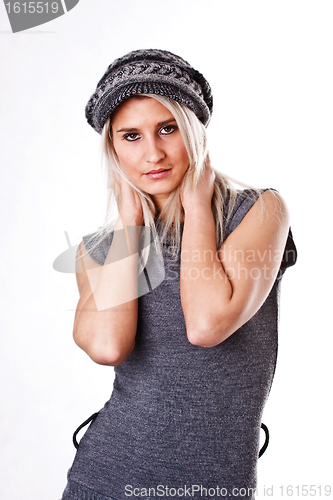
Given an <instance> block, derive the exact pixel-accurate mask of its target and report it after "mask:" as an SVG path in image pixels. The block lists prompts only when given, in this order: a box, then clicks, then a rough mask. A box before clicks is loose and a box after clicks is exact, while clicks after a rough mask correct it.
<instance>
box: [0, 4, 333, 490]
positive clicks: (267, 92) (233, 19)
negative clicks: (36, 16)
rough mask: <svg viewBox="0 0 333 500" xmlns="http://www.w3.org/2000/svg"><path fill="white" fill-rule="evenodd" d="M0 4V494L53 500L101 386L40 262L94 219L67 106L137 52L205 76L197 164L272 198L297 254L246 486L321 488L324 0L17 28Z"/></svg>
mask: <svg viewBox="0 0 333 500" xmlns="http://www.w3.org/2000/svg"><path fill="white" fill-rule="evenodd" d="M0 16H1V23H0V31H1V32H0V48H1V77H0V78H1V80H0V84H1V93H0V101H1V109H0V113H1V115H0V116H1V130H0V137H1V198H0V199H1V223H2V229H1V263H2V271H1V304H2V313H1V323H2V327H1V343H2V345H1V360H0V370H1V394H0V397H1V406H2V410H1V447H0V450H1V464H0V468H1V475H2V478H1V481H0V497H1V499H4V500H7V499H8V500H9V499H10V500H24V499H28V500H37V499H41V500H59V499H60V497H61V494H62V491H63V489H64V487H65V484H66V474H67V470H68V469H69V467H70V465H71V463H72V461H73V458H74V454H75V448H74V446H73V444H72V434H73V431H74V430H75V429H76V427H77V426H78V425H79V424H80V423H81V422H83V420H85V419H86V418H87V417H88V416H90V415H91V414H92V413H94V412H95V411H98V410H99V409H100V408H102V406H103V405H104V403H105V402H106V401H107V400H108V399H109V397H110V394H111V390H112V383H113V368H111V367H104V366H99V365H97V364H94V363H93V362H92V361H91V360H90V358H89V357H88V356H87V355H86V354H85V353H84V352H83V351H81V350H80V349H79V348H78V347H77V346H76V345H75V344H74V341H73V339H72V327H73V318H74V309H75V307H76V305H77V301H78V291H77V286H76V281H75V276H74V274H64V273H59V272H56V271H55V270H54V269H53V267H52V265H53V261H54V259H55V258H56V257H57V256H58V255H59V254H60V253H62V252H63V251H65V250H66V248H67V242H66V238H65V233H64V231H67V232H68V235H69V237H70V240H71V244H72V245H76V244H78V243H79V241H80V240H81V237H82V235H84V234H87V233H88V232H90V231H92V230H95V229H96V228H97V227H99V226H100V225H101V224H102V221H103V218H104V211H105V207H106V203H105V199H106V188H105V184H104V179H103V176H102V170H101V164H100V160H99V145H100V136H99V135H98V134H97V133H96V132H95V131H94V130H93V129H92V128H91V127H90V126H89V125H88V124H87V123H86V120H85V116H84V108H85V105H86V103H87V101H88V99H89V97H90V95H91V94H92V93H93V91H94V90H95V86H96V84H97V82H98V80H99V79H100V77H101V76H102V75H103V73H104V71H105V70H106V68H107V66H108V65H109V64H110V63H111V62H112V61H113V60H114V59H115V58H116V57H119V56H122V55H124V54H125V53H127V52H129V51H130V50H134V49H140V48H161V49H166V50H170V51H171V52H174V53H176V54H179V55H180V56H182V57H183V58H185V59H186V60H188V61H189V62H190V63H191V64H192V65H193V66H194V67H195V68H196V69H198V70H199V71H201V72H202V73H203V74H204V75H205V77H206V78H207V79H208V81H209V82H210V84H211V86H212V89H213V95H214V113H213V118H212V121H211V123H210V125H209V128H208V133H209V141H210V151H211V157H212V160H213V162H214V166H216V167H218V168H219V169H220V170H221V171H222V172H224V173H227V174H229V175H230V176H232V177H234V178H236V179H239V180H242V181H244V182H248V183H251V184H253V185H256V186H258V187H274V188H276V189H278V190H279V191H280V193H281V194H282V195H283V196H284V198H285V200H286V201H287V204H288V206H289V210H290V215H291V226H292V229H293V234H294V239H295V242H296V245H297V249H298V254H299V256H298V262H297V265H296V266H295V267H293V268H291V269H288V270H287V271H286V274H285V276H284V278H283V283H282V296H281V315H280V341H279V355H278V364H277V369H276V374H275V379H274V382H273V387H272V391H271V394H270V398H269V401H268V403H267V405H266V408H265V412H264V418H263V421H264V422H265V423H266V425H268V427H269V429H270V433H271V440H270V445H269V447H268V449H267V451H266V453H265V455H264V456H263V457H262V458H261V459H260V460H259V469H258V478H259V481H258V490H259V495H258V498H259V499H264V498H268V495H267V491H266V494H265V487H266V488H267V487H272V486H273V488H274V498H277V497H280V496H281V489H280V486H281V485H284V487H285V488H286V486H287V485H293V486H294V487H296V486H297V485H310V484H312V485H316V486H317V489H316V491H317V497H319V496H320V495H319V486H320V485H322V488H323V485H326V484H330V483H331V485H332V487H333V478H332V470H333V467H332V444H333V443H332V404H331V398H332V368H331V367H332V361H331V351H332V321H331V318H332V288H331V286H332V285H331V284H332V237H331V223H330V217H331V215H332V192H331V189H332V182H331V180H332V177H331V171H332V156H333V154H332V132H333V130H332V129H333V120H332V116H333V99H332V95H333V93H332V89H333V71H332V47H333V29H332V25H333V4H332V2H330V1H314V0H313V1H306V0H302V1H295V0H288V1H285V0H279V1H269V0H265V1H251V0H247V1H239V0H237V1H233V2H232V1H223V0H220V1H218V0H215V1H212V0H205V1H203V0H168V1H160V0H140V1H137V0H126V1H119V0H108V1H107V0H105V1H102V0H94V1H92V0H91V1H88V0H81V1H80V2H79V4H78V5H77V6H76V7H75V8H74V9H73V10H72V11H70V12H69V13H67V14H66V15H64V16H62V17H60V18H58V19H56V20H54V21H52V22H49V23H47V24H45V25H43V26H39V27H36V28H32V29H31V30H27V31H26V32H22V33H16V34H12V33H11V30H10V25H9V21H8V19H7V16H6V12H5V7H4V5H3V3H1V4H0ZM284 496H286V493H285V494H284ZM293 496H294V497H296V496H297V495H296V488H295V492H294V495H293ZM321 496H323V497H324V491H323V490H322V495H321ZM326 498H327V497H326ZM330 498H333V494H332V495H331V496H330Z"/></svg>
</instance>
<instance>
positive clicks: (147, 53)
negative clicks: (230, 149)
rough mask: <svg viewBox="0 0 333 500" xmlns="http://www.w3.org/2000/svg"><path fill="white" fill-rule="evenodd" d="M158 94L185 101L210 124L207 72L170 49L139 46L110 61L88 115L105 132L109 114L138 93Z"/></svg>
mask: <svg viewBox="0 0 333 500" xmlns="http://www.w3.org/2000/svg"><path fill="white" fill-rule="evenodd" d="M149 93H150V94H158V95H161V96H164V97H169V98H170V99H173V100H174V101H177V102H178V103H180V104H185V105H186V106H187V107H189V108H190V109H192V111H193V112H194V113H195V114H196V115H197V117H198V118H199V120H200V121H201V122H202V123H203V124H204V125H206V126H207V125H208V123H209V120H210V117H211V114H212V110H213V97H212V93H211V88H210V85H209V83H208V82H207V80H206V79H205V78H204V76H203V75H202V74H201V73H199V71H197V70H195V69H194V68H192V66H190V64H189V63H188V62H187V61H185V60H184V59H182V58H181V57H179V56H177V55H175V54H172V53H171V52H168V51H166V50H158V49H147V50H135V51H133V52H130V53H128V54H126V55H125V56H123V57H120V58H118V59H116V60H115V61H114V62H113V63H112V64H110V65H109V66H108V68H107V70H106V71H105V73H104V75H103V76H102V78H101V79H100V81H99V82H98V84H97V88H96V90H95V92H94V94H93V95H92V96H91V98H90V99H89V101H88V103H87V105H86V109H85V113H86V118H87V121H88V123H89V125H91V126H92V127H93V128H94V129H95V130H96V132H98V133H101V132H102V129H103V126H104V124H105V122H106V120H107V118H108V116H109V115H110V114H111V113H112V112H113V111H114V109H115V108H116V106H118V104H120V102H122V101H123V100H124V99H126V98H127V97H130V96H132V95H134V94H149Z"/></svg>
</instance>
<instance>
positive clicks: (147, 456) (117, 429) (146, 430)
mask: <svg viewBox="0 0 333 500" xmlns="http://www.w3.org/2000/svg"><path fill="white" fill-rule="evenodd" d="M254 201H255V200H254V199H253V197H250V196H248V192H247V190H245V191H240V192H239V194H238V199H237V202H236V205H235V208H234V212H233V216H232V218H231V221H230V223H229V227H228V228H227V232H226V237H227V236H228V234H230V232H231V231H232V230H234V229H235V228H236V227H237V226H238V225H239V224H240V222H241V221H242V219H243V218H244V216H245V215H246V213H247V212H248V211H249V209H250V208H251V207H252V205H253V203H254ZM84 240H86V241H87V238H84ZM104 244H105V248H100V249H98V250H96V251H93V252H92V253H91V257H92V258H93V259H94V260H96V262H98V263H100V264H102V263H103V262H104V260H105V257H106V255H107V252H108V248H109V247H108V246H107V245H109V246H110V244H111V241H109V244H108V243H107V242H104ZM287 246H288V247H289V250H291V249H293V250H294V253H293V255H294V259H293V261H292V260H291V254H289V257H288V262H286V259H284V262H285V263H284V265H283V266H282V267H281V271H280V274H279V276H278V278H277V279H276V281H275V283H274V285H273V288H272V290H271V292H270V294H269V296H268V297H267V299H266V301H265V302H264V304H263V305H262V306H261V308H260V309H259V311H258V312H257V313H256V314H255V315H254V316H253V317H252V318H251V319H250V320H249V321H248V322H247V323H246V324H245V325H243V326H242V327H241V328H239V329H238V330H237V331H236V332H235V333H233V334H232V335H231V336H230V337H229V338H228V339H226V340H225V341H224V342H222V343H221V344H219V345H217V346H214V347H211V348H203V347H200V346H195V345H192V344H191V343H190V342H189V341H188V339H187V335H186V325H185V320H184V315H183V310H182V306H181V300H180V280H179V272H180V255H179V256H178V257H179V258H178V260H177V262H174V261H172V260H169V259H168V256H167V255H166V256H164V267H165V279H164V281H163V282H162V283H161V284H160V285H159V286H158V287H156V288H155V289H154V290H152V291H151V292H149V293H147V294H145V295H143V296H141V297H139V299H138V307H139V309H138V329H137V334H136V344H135V348H134V350H133V351H132V353H131V354H130V355H129V356H128V357H127V358H126V359H125V361H124V362H123V363H122V364H121V365H119V366H116V367H115V368H114V371H115V379H114V384H113V391H112V394H111V398H110V399H109V400H108V401H107V402H106V404H105V405H104V407H103V408H102V409H101V410H100V412H99V413H98V416H97V417H96V418H95V420H94V421H93V422H92V423H91V424H90V425H89V427H88V429H87V430H86V432H85V434H84V435H83V437H82V438H81V441H80V443H79V448H78V450H77V453H76V456H75V459H74V462H73V465H72V467H71V468H70V469H69V471H68V483H67V486H66V489H65V491H64V493H63V496H62V500H125V499H128V498H145V499H150V500H153V499H156V498H168V499H170V498H177V499H180V498H195V499H205V498H209V499H211V500H220V499H221V496H222V495H221V494H219V493H218V490H217V488H218V487H219V488H220V491H221V490H222V488H224V489H225V490H223V491H224V492H225V491H227V492H228V494H227V495H226V496H227V497H229V498H230V497H232V495H233V493H232V492H233V491H236V490H234V488H237V489H238V490H237V491H239V490H240V489H241V488H244V489H245V490H242V496H241V498H244V499H247V500H250V499H254V498H255V494H254V489H255V488H256V481H257V460H258V453H259V442H260V425H261V419H262V414H263V409H264V406H265V403H266V401H267V398H268V395H269V392H270V388H271V384H272V380H273V376H274V372H275V366H276V357H277V348H278V303H279V292H280V284H281V278H282V276H283V274H284V271H285V268H286V267H289V266H290V265H293V264H294V263H295V260H296V248H295V246H294V243H293V240H292V236H291V232H290V234H289V239H288V243H287ZM286 249H287V247H286ZM88 416H89V415H83V416H82V421H83V420H85V419H86V418H87V417H88ZM78 424H79V422H78ZM159 485H160V490H158V486H159ZM193 486H194V487H199V488H200V489H199V490H198V491H193V490H192V487H193ZM134 488H139V490H137V492H139V493H140V494H139V495H134V493H133V490H134ZM142 488H143V489H146V490H143V489H142ZM149 488H151V490H150V492H149ZM166 488H169V495H167V494H165V493H166V492H167V490H166ZM172 488H175V490H172ZM179 488H183V489H184V488H185V490H178V494H177V493H176V494H174V492H177V489H179ZM186 488H190V490H186ZM205 488H206V491H205ZM153 489H155V493H154V490H153ZM158 491H159V492H160V493H162V492H164V495H163V494H158ZM184 491H190V492H191V493H194V494H193V495H188V494H187V495H183V494H181V493H180V492H184ZM214 491H215V493H214ZM244 492H245V494H244ZM131 493H132V494H131ZM170 493H171V494H170ZM234 496H236V495H234Z"/></svg>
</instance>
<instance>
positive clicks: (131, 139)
mask: <svg viewBox="0 0 333 500" xmlns="http://www.w3.org/2000/svg"><path fill="white" fill-rule="evenodd" d="M138 136H139V134H137V133H136V132H130V133H129V134H125V135H124V136H123V139H126V140H127V141H129V142H134V141H136V140H137V139H138Z"/></svg>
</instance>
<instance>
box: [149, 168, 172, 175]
mask: <svg viewBox="0 0 333 500" xmlns="http://www.w3.org/2000/svg"><path fill="white" fill-rule="evenodd" d="M165 170H170V169H169V168H160V169H159V170H150V171H149V172H147V174H158V173H159V172H165Z"/></svg>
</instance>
